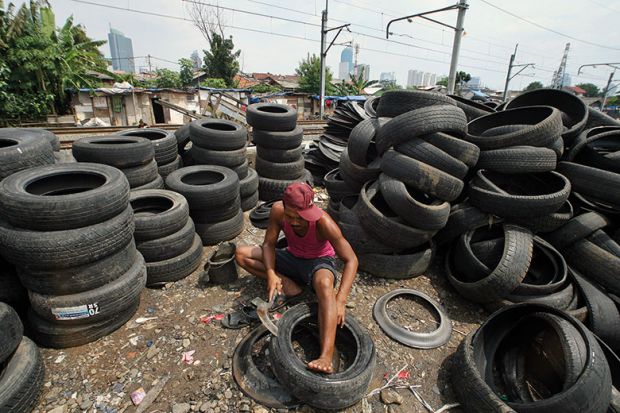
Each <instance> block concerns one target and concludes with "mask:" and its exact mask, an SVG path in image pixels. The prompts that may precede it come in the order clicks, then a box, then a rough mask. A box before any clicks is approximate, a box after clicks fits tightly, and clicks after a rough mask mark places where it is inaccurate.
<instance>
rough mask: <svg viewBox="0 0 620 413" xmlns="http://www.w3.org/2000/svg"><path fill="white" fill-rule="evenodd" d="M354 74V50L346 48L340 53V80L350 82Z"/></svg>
mask: <svg viewBox="0 0 620 413" xmlns="http://www.w3.org/2000/svg"><path fill="white" fill-rule="evenodd" d="M351 73H353V48H352V47H351V46H349V47H345V48H344V50H343V51H342V52H341V53H340V65H339V66H338V78H339V79H344V80H348V79H349V75H350V74H351Z"/></svg>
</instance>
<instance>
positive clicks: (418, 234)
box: [358, 182, 435, 250]
mask: <svg viewBox="0 0 620 413" xmlns="http://www.w3.org/2000/svg"><path fill="white" fill-rule="evenodd" d="M358 214H359V220H360V223H361V224H362V227H364V229H365V230H366V231H367V232H368V233H369V234H370V235H371V236H373V237H374V238H375V239H376V240H377V241H379V242H381V243H383V244H385V245H388V246H391V247H394V248H397V249H398V250H404V249H407V248H413V247H417V246H419V245H422V244H424V243H426V242H428V241H429V240H430V239H431V238H432V236H433V235H434V234H435V232H434V231H427V230H421V229H417V228H413V227H410V226H408V225H406V224H405V223H403V222H402V221H401V220H400V219H398V218H397V217H395V216H394V215H395V214H394V213H393V212H392V211H390V209H389V207H388V205H387V203H386V202H385V200H384V199H383V196H382V194H381V192H380V190H379V186H378V184H376V183H372V184H371V183H370V182H368V183H366V184H365V185H364V187H363V188H362V192H361V194H360V202H359V210H358ZM386 214H387V215H386Z"/></svg>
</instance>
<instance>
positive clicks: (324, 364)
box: [308, 357, 332, 373]
mask: <svg viewBox="0 0 620 413" xmlns="http://www.w3.org/2000/svg"><path fill="white" fill-rule="evenodd" d="M308 368H309V369H310V370H314V371H318V372H319V373H332V360H331V357H329V358H324V357H321V358H318V359H316V360H312V361H311V362H310V363H308Z"/></svg>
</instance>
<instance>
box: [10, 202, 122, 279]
mask: <svg viewBox="0 0 620 413" xmlns="http://www.w3.org/2000/svg"><path fill="white" fill-rule="evenodd" d="M133 231H134V221H133V212H132V210H131V208H130V207H127V208H126V209H125V210H124V211H123V212H121V213H120V214H119V215H117V216H115V217H113V218H111V219H109V220H107V221H103V222H101V223H99V224H94V225H90V226H87V227H82V228H76V229H70V230H66V231H50V232H39V231H30V230H23V229H18V228H15V227H13V226H11V225H10V224H8V223H6V222H2V221H0V245H1V246H2V247H3V251H2V253H3V255H4V257H5V258H6V259H7V260H8V261H10V262H12V263H14V264H16V265H18V266H20V267H22V268H24V269H27V268H33V269H62V268H71V267H75V266H78V265H83V264H87V263H91V262H94V261H97V260H100V259H102V258H103V257H106V256H108V255H111V254H113V253H114V252H116V251H119V250H120V249H122V248H124V247H125V246H126V245H127V244H129V242H130V241H131V240H132V238H133ZM58 251H62V254H59V253H58Z"/></svg>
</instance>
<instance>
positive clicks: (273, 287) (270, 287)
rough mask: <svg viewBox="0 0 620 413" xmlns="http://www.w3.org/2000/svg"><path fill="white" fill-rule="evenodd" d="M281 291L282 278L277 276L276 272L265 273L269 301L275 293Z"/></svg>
mask: <svg viewBox="0 0 620 413" xmlns="http://www.w3.org/2000/svg"><path fill="white" fill-rule="evenodd" d="M280 291H282V279H281V278H280V277H278V276H277V275H276V274H271V275H267V294H268V296H269V301H270V302H271V299H272V298H273V296H274V295H275V294H276V293H279V292H280Z"/></svg>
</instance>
